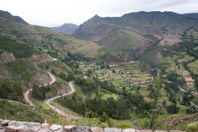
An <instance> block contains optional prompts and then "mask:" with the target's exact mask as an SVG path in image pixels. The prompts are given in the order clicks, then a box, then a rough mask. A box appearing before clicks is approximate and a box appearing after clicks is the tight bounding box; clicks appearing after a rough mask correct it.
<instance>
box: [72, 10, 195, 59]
mask: <svg viewBox="0 0 198 132" xmlns="http://www.w3.org/2000/svg"><path fill="white" fill-rule="evenodd" d="M194 18H195V15H193V17H192V14H177V13H174V12H159V11H155V12H135V13H128V14H125V15H123V16H121V17H104V18H103V17H100V16H98V15H95V16H94V17H93V18H91V19H89V20H88V21H86V22H85V23H83V24H82V25H80V26H79V27H78V28H77V29H76V31H75V32H74V34H73V35H74V36H75V37H77V38H80V39H84V40H88V41H94V42H97V43H99V44H102V45H105V46H107V47H109V48H111V49H113V50H115V51H118V52H119V53H120V54H121V55H124V56H130V57H131V56H132V54H134V55H133V57H132V58H136V57H137V56H139V54H142V53H143V52H144V51H145V50H146V49H147V48H149V47H151V46H152V45H154V44H156V43H158V45H174V44H177V43H178V42H181V41H182V40H181V35H182V33H183V32H184V31H185V30H187V29H188V28H191V27H193V26H195V25H196V24H197V23H198V21H196V20H195V19H194Z"/></svg>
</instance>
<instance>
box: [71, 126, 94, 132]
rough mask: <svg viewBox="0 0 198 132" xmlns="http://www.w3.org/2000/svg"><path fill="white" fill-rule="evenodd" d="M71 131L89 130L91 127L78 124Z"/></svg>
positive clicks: (89, 131) (86, 131)
mask: <svg viewBox="0 0 198 132" xmlns="http://www.w3.org/2000/svg"><path fill="white" fill-rule="evenodd" d="M72 132H91V129H90V128H89V127H87V126H78V127H75V128H73V129H72Z"/></svg>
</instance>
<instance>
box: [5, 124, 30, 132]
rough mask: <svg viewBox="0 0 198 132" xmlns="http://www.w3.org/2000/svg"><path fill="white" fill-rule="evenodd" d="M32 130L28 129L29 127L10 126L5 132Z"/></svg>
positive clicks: (26, 131) (27, 131)
mask: <svg viewBox="0 0 198 132" xmlns="http://www.w3.org/2000/svg"><path fill="white" fill-rule="evenodd" d="M29 131H30V130H29V129H28V128H27V126H25V125H22V126H14V125H13V126H8V127H6V128H5V132H29Z"/></svg>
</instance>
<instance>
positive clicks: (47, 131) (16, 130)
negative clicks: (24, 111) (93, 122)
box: [0, 119, 184, 132]
mask: <svg viewBox="0 0 198 132" xmlns="http://www.w3.org/2000/svg"><path fill="white" fill-rule="evenodd" d="M4 131H5V132H153V131H152V130H137V129H132V128H128V129H120V128H99V127H88V126H71V125H70V126H62V125H56V124H52V125H51V124H48V123H37V122H21V121H10V120H1V119H0V132H4ZM154 132H168V131H166V130H155V131H154ZM169 132H184V131H179V130H170V131H169Z"/></svg>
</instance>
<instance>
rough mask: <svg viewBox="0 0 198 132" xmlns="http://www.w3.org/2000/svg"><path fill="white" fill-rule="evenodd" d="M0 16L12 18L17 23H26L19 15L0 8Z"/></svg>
mask: <svg viewBox="0 0 198 132" xmlns="http://www.w3.org/2000/svg"><path fill="white" fill-rule="evenodd" d="M0 17H3V18H7V19H8V20H13V21H15V22H17V23H21V24H28V23H27V22H26V21H25V20H23V19H22V18H21V17H19V16H13V15H12V14H10V13H9V12H8V11H2V10H0Z"/></svg>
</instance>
